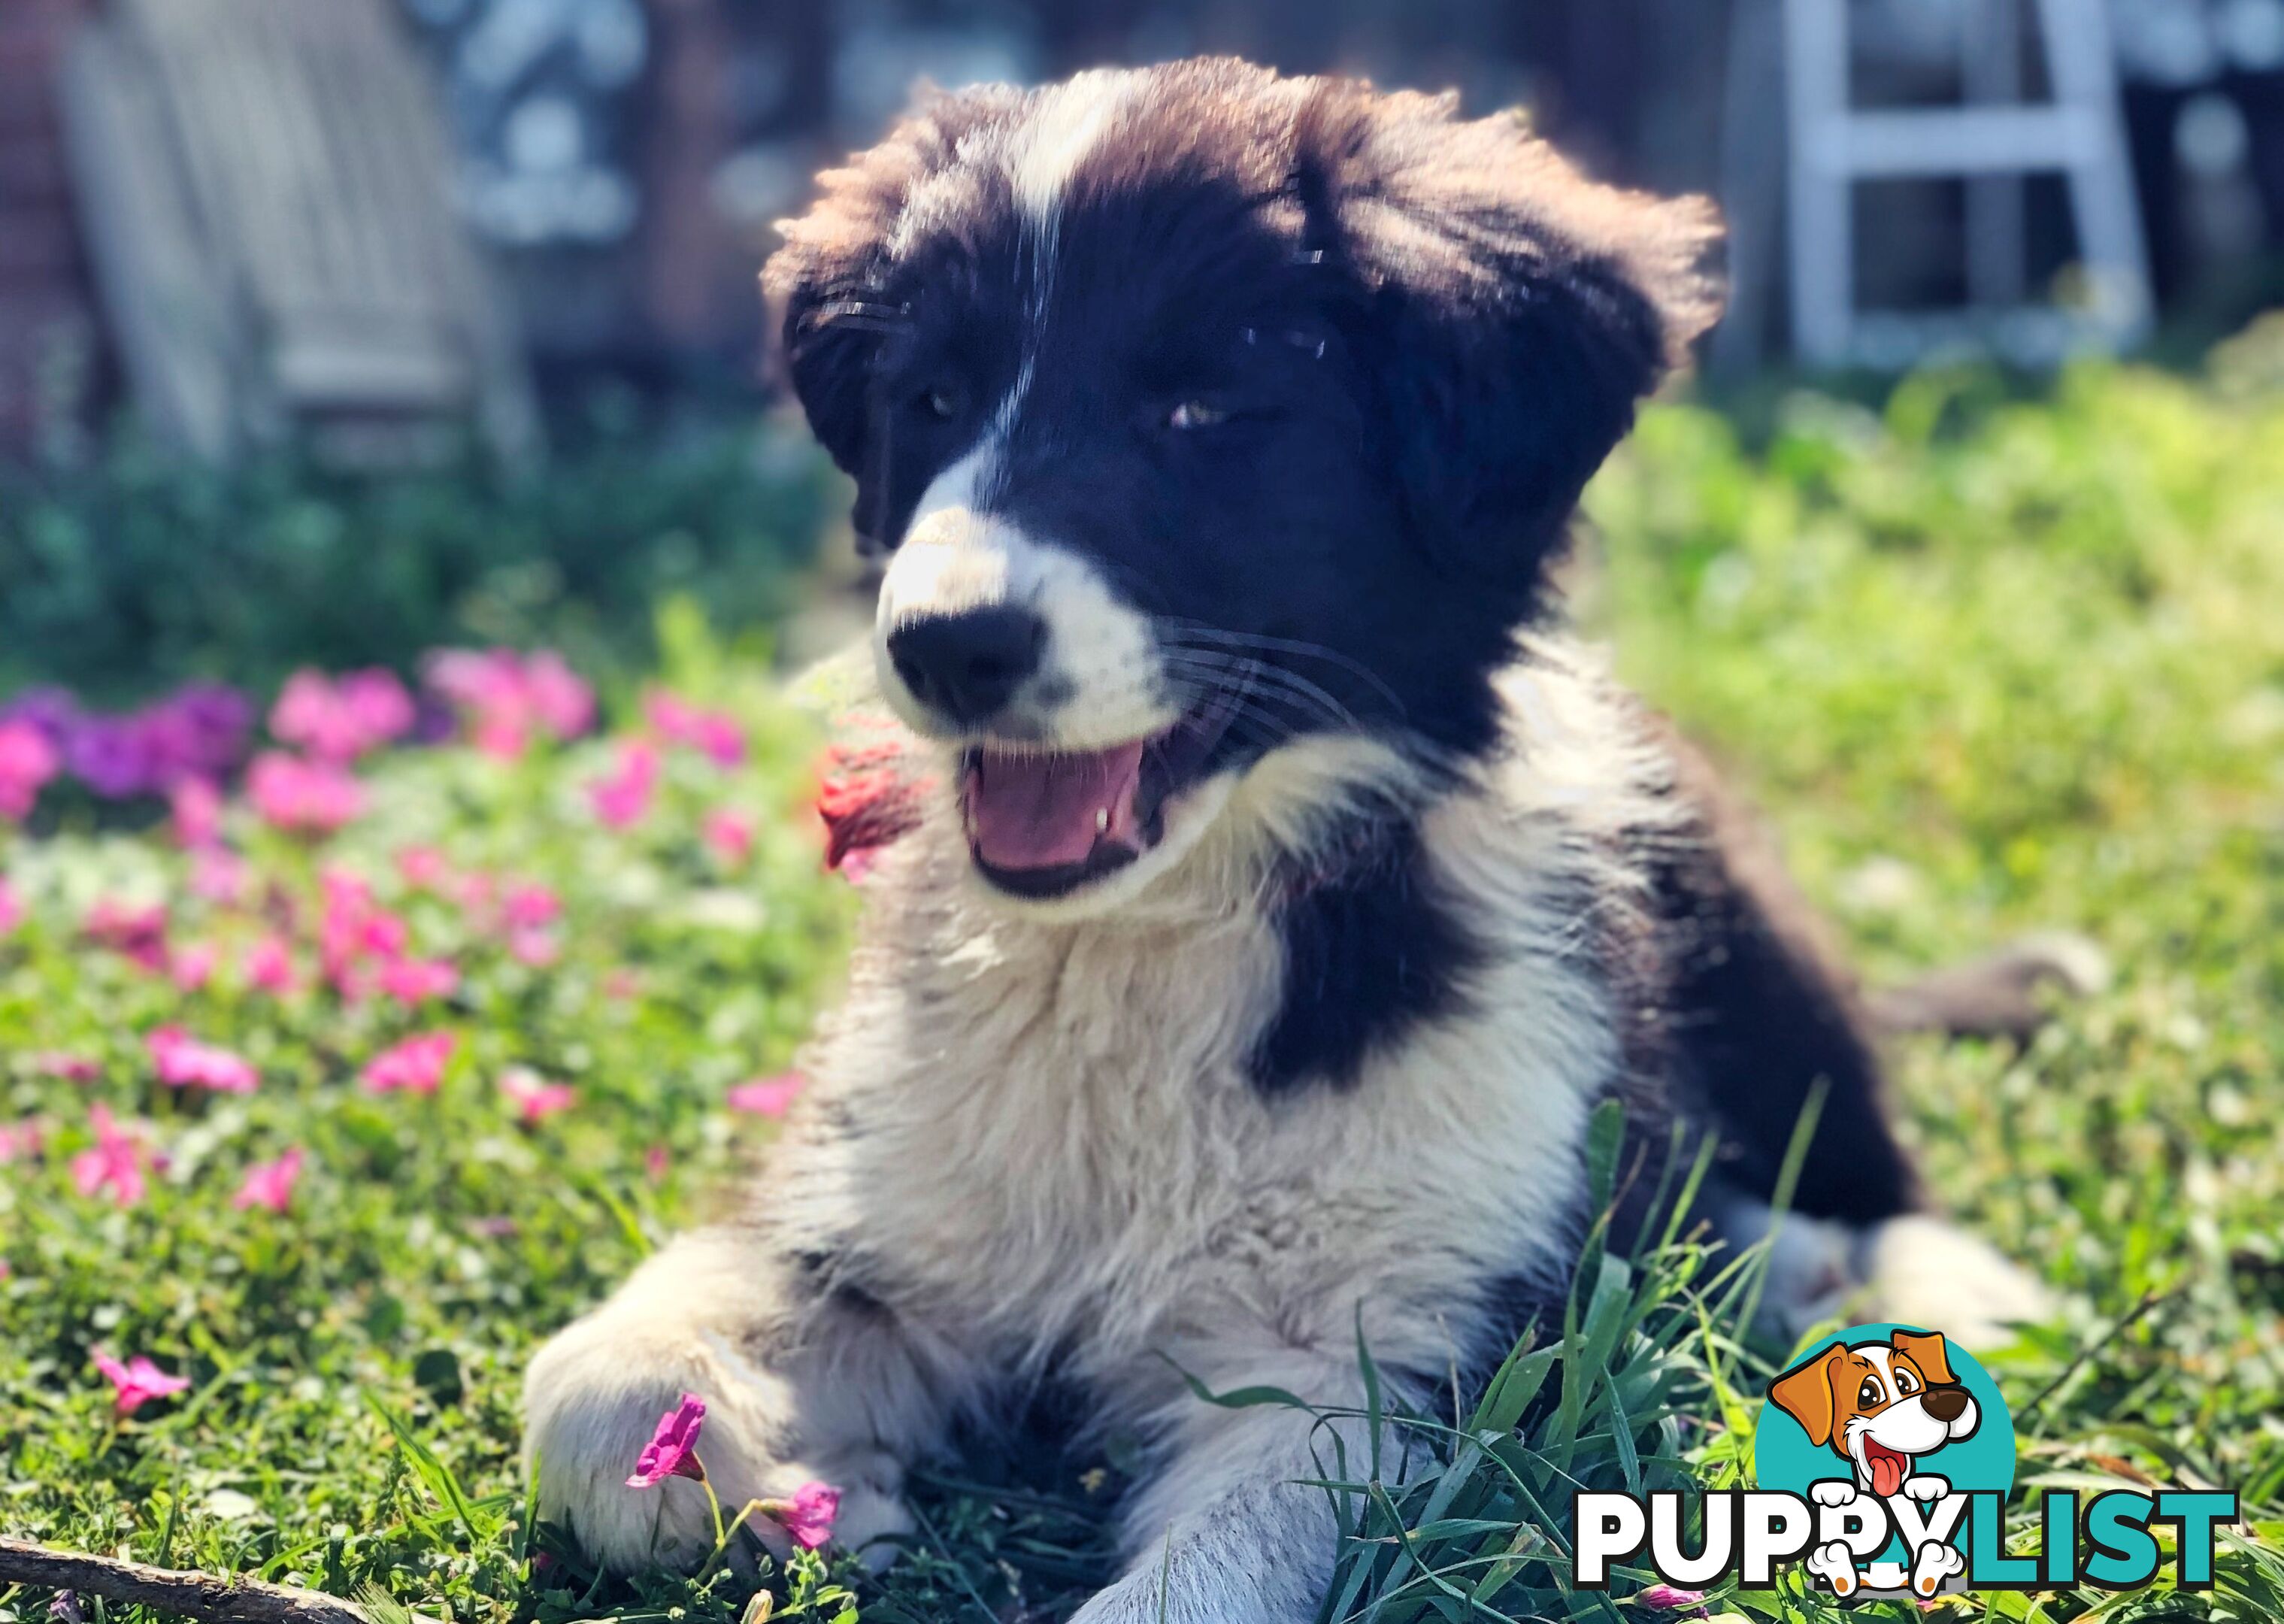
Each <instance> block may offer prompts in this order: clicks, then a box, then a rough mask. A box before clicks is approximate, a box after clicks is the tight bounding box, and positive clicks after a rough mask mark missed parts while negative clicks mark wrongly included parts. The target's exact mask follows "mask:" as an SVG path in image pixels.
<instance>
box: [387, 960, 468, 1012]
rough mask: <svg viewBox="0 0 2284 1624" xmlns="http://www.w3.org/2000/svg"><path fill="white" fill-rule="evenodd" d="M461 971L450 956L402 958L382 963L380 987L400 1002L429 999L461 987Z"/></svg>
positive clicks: (443, 995)
mask: <svg viewBox="0 0 2284 1624" xmlns="http://www.w3.org/2000/svg"><path fill="white" fill-rule="evenodd" d="M459 987H460V972H459V969H458V966H457V965H455V964H453V963H452V961H451V960H450V959H449V958H400V959H396V960H395V961H393V962H391V963H389V964H383V965H382V966H381V967H380V990H381V991H382V992H384V993H386V994H387V995H389V996H390V997H392V998H394V999H395V1000H396V1001H397V1002H398V1003H406V1004H412V1003H426V1002H427V1001H428V1000H429V999H431V998H449V997H450V996H451V995H453V994H454V993H455V992H458V990H459Z"/></svg>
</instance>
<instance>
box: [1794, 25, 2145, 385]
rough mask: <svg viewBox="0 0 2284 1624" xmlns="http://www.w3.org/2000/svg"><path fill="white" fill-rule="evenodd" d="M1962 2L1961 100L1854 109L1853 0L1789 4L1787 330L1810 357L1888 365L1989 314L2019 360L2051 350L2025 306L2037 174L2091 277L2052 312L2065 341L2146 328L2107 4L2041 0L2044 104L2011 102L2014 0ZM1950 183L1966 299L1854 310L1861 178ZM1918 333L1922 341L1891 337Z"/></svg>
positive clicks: (2136, 218)
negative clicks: (1967, 302) (2030, 203)
mask: <svg viewBox="0 0 2284 1624" xmlns="http://www.w3.org/2000/svg"><path fill="white" fill-rule="evenodd" d="M1968 4H1969V5H1970V7H1971V8H1972V11H1973V12H1974V13H1975V14H1974V15H1972V16H1971V17H1970V27H1969V29H1968V33H1967V38H1966V39H1965V41H1963V44H1964V45H1965V47H1966V49H1967V52H1968V58H1969V71H1968V72H1967V75H1966V80H1967V90H1968V94H1969V97H1970V102H1969V104H1968V105H1960V106H1952V107H1910V108H1883V109H1878V110H1858V109H1857V108H1856V107H1855V106H1853V105H1852V103H1851V98H1850V89H1849V82H1850V55H1849V43H1848V42H1849V28H1848V0H1785V13H1784V25H1785V67H1786V78H1787V85H1786V108H1787V117H1788V133H1787V143H1788V144H1789V146H1790V149H1791V152H1790V164H1789V172H1790V182H1791V183H1790V188H1789V200H1790V207H1791V221H1790V230H1789V234H1788V235H1789V242H1790V263H1791V270H1792V305H1793V339H1794V345H1795V348H1796V349H1797V350H1798V352H1799V353H1800V355H1801V356H1802V358H1803V359H1804V360H1807V361H1809V362H1811V363H1815V364H1818V365H1822V366H1843V365H1850V364H1866V363H1870V364H1878V365H1882V366H1887V365H1894V364H1897V363H1898V358H1899V356H1901V358H1902V359H1903V360H1905V361H1907V360H1908V358H1909V356H1908V352H1909V351H1910V350H1912V349H1913V348H1915V347H1916V348H1924V347H1931V346H1933V345H1936V344H1939V343H1948V342H1953V341H1956V340H1957V339H1958V337H1959V335H1960V334H1961V333H1962V332H1974V331H1975V328H1976V326H1977V319H1976V318H1978V317H1983V318H1987V319H1985V320H1984V321H1983V323H1982V325H1983V327H1984V328H1985V329H1986V330H1987V332H1986V337H1991V336H2005V335H2014V336H2016V337H2019V338H2022V339H2023V340H2024V341H2025V345H2026V346H2027V348H2026V352H2025V354H2024V355H2022V357H2021V358H2025V359H2028V358H2032V356H2031V355H2030V354H2029V353H2028V351H2029V350H2030V349H2036V348H2039V347H2044V346H2045V339H2044V338H2043V337H2042V336H2041V335H2043V334H2045V332H2048V331H2049V328H2048V327H2047V326H2046V325H2045V324H2041V323H2040V322H2038V320H2037V319H2036V315H2037V313H2036V312H2035V311H2026V310H2024V309H2023V308H2022V299H2021V288H2022V266H2021V254H2022V240H2021V239H2022V230H2021V200H2020V192H2021V186H2020V183H2021V182H2022V179H2023V178H2024V177H2027V176H2031V175H2035V174H2042V173H2043V174H2060V175H2061V176H2063V177H2064V179H2065V180H2066V181H2067V183H2068V184H2069V195H2070V202H2071V209H2072V214H2073V215H2074V217H2075V219H2076V221H2077V229H2078V234H2079V242H2080V248H2081V256H2080V257H2081V259H2082V261H2083V262H2084V265H2085V270H2086V276H2087V283H2088V298H2087V301H2086V303H2085V308H2084V309H2083V310H2081V311H2076V312H2054V313H2053V314H2054V316H2056V317H2057V318H2058V319H2059V320H2060V321H2061V323H2062V324H2063V325H2064V327H2065V329H2066V330H2069V331H2071V332H2073V334H2074V336H2073V337H2072V338H2071V339H2070V340H2068V341H2066V342H2065V343H2064V344H2063V345H2062V346H2061V347H2062V348H2063V349H2064V350H2067V349H2069V348H2072V347H2085V346H2087V345H2101V346H2104V347H2110V348H2117V347H2124V346H2125V345H2128V344H2131V343H2132V342H2133V341H2135V340H2138V339H2139V338H2140V337H2141V336H2142V335H2143V333H2145V332H2147V327H2148V323H2149V317H2150V298H2149V273H2148V265H2147V254H2146V250H2145V247H2144V244H2143V240H2142V237H2141V221H2140V209H2139V200H2138V199H2137V198H2136V197H2135V195H2134V191H2133V176H2132V169H2131V163H2130V161H2129V160H2128V157H2127V153H2126V146H2125V134H2124V119H2123V114H2122V112H2121V110H2120V107H2119V104H2118V95H2117V77H2116V61H2115V59H2114V57H2113V56H2112V54H2111V48H2110V39H2109V29H2108V16H2107V14H2106V12H2104V11H2103V8H2102V0H2035V10H2034V12H2033V13H2032V16H2033V18H2034V20H2035V25H2036V33H2037V34H2038V43H2039V47H2040V49H2041V51H2042V52H2043V54H2044V56H2045V61H2046V63H2047V65H2048V77H2049V78H2050V79H2051V80H2052V82H2053V91H2054V94H2053V99H2052V100H2051V101H2048V102H2044V103H2028V102H2022V101H2020V100H2010V99H2009V98H2013V97H2019V95H2020V89H2019V87H2020V82H2021V66H2020V63H2019V61H2018V60H2017V59H2015V45H2016V43H2017V35H2016V34H2015V20H2014V16H2013V13H2012V5H2011V0H1968ZM2010 86H2011V87H2013V88H2012V89H2011V90H2010V88H2009V87H2010ZM1943 178H1960V179H1966V180H1968V181H1969V182H1970V183H1972V188H1971V190H1970V226H1971V229H1972V230H1973V231H1974V232H1975V238H1976V240H1975V242H1974V243H1972V244H1971V245H1970V247H1969V267H1968V269H1969V285H1970V288H1971V289H1972V293H1973V297H1974V298H1975V301H1976V302H1975V308H1971V309H1969V310H1967V311H1957V312H1954V311H1945V312H1938V313H1936V314H1935V315H1933V316H1928V317H1925V318H1921V317H1918V316H1902V315H1895V314H1887V315H1879V316H1876V318H1874V319H1869V320H1867V316H1866V313H1863V312H1859V311H1858V308H1857V306H1856V269H1855V189H1856V187H1857V186H1858V185H1859V184H1861V183H1864V182H1866V181H1870V180H1897V179H1943ZM2010 258H2011V260H2012V262H2013V267H2014V269H2011V270H2010V269H2009V268H2008V264H2007V262H2008V260H2009V259H2010ZM1914 331H1916V332H1919V333H1920V334H1921V335H1923V337H1924V340H1925V343H1924V344H1922V345H1917V346H1914V345H1912V344H1910V343H1905V342H1902V341H1900V340H1901V339H1902V335H1905V334H1906V333H1908V332H1914Z"/></svg>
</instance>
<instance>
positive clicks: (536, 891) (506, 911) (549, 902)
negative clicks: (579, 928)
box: [501, 885, 563, 930]
mask: <svg viewBox="0 0 2284 1624" xmlns="http://www.w3.org/2000/svg"><path fill="white" fill-rule="evenodd" d="M501 916H502V917H503V918H505V920H506V922H507V926H508V928H509V929H510V930H536V929H539V928H540V927H541V926H543V925H552V924H554V923H555V921H556V920H558V919H559V918H561V917H563V900H562V899H561V898H560V897H559V896H557V895H556V894H555V893H554V892H552V891H551V890H549V889H548V888H547V887H546V886H538V885H520V886H512V887H510V888H509V891H508V894H507V896H506V897H505V900H504V901H503V902H502V903H501Z"/></svg>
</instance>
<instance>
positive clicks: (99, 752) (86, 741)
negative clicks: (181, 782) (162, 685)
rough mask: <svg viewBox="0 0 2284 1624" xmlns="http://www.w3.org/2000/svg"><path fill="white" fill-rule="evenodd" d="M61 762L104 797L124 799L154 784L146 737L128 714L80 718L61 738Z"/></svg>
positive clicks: (147, 737)
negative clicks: (67, 734) (62, 744)
mask: <svg viewBox="0 0 2284 1624" xmlns="http://www.w3.org/2000/svg"><path fill="white" fill-rule="evenodd" d="M64 764H65V765H66V766H67V767H68V768H70V769H71V771H72V776H73V777H76V778H77V779H79V781H80V782H81V783H82V784H84V785H87V787H88V788H90V789H91V790H93V791H94V792H96V793H97V794H98V795H100V796H102V797H103V798H104V799H105V800H127V799H128V798H129V797H130V796H135V795H140V794H143V793H144V792H146V791H148V790H150V789H152V788H153V787H154V785H155V779H154V778H153V773H152V767H153V761H152V755H151V741H150V738H149V736H148V734H147V732H146V730H145V729H144V728H143V727H142V726H141V724H140V723H139V722H137V721H136V720H134V719H133V718H130V717H125V716H86V717H82V719H81V721H80V722H79V725H78V726H77V727H75V728H74V729H73V730H72V731H71V733H70V735H69V736H68V737H66V739H65V740H64Z"/></svg>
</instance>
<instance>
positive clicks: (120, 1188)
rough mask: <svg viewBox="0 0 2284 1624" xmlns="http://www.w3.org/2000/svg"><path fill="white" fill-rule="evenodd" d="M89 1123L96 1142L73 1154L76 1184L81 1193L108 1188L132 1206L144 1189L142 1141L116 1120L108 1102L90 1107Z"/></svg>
mask: <svg viewBox="0 0 2284 1624" xmlns="http://www.w3.org/2000/svg"><path fill="white" fill-rule="evenodd" d="M88 1124H89V1126H90V1127H91V1128H94V1129H95V1144H94V1145H93V1146H92V1147H91V1148H90V1149H88V1150H84V1151H82V1152H80V1153H79V1154H78V1155H76V1156H74V1157H73V1158H72V1162H71V1175H72V1184H73V1186H74V1188H76V1189H77V1190H78V1191H79V1192H80V1194H82V1196H92V1195H94V1194H96V1193H97V1192H98V1191H103V1190H108V1191H111V1198H112V1199H113V1201H116V1202H117V1203H118V1204H119V1205H120V1206H134V1205H136V1204H137V1202H139V1201H140V1200H142V1199H143V1196H144V1192H145V1182H144V1177H143V1146H142V1144H141V1143H140V1142H139V1141H138V1140H137V1139H136V1137H135V1136H133V1135H132V1134H129V1133H128V1132H127V1131H126V1130H125V1129H123V1128H121V1127H120V1126H119V1125H118V1123H117V1122H115V1121H114V1120H113V1119H112V1115H111V1111H110V1108H109V1107H107V1106H105V1105H98V1106H96V1107H95V1108H94V1109H93V1110H91V1111H90V1112H89V1113H88Z"/></svg>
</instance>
